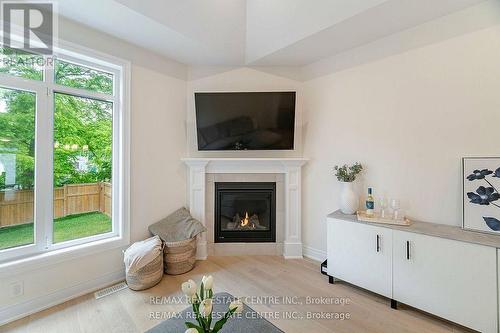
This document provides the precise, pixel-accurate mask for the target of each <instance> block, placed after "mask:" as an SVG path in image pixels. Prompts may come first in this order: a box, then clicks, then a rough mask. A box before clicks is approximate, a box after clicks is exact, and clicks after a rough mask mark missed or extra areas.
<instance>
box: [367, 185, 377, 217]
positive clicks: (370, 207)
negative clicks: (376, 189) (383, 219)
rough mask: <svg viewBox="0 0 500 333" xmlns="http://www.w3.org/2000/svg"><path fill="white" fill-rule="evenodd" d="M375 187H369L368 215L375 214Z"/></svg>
mask: <svg viewBox="0 0 500 333" xmlns="http://www.w3.org/2000/svg"><path fill="white" fill-rule="evenodd" d="M372 194H373V189H372V188H371V187H369V188H368V197H367V198H366V215H368V216H373V214H374V212H375V201H374V200H373V195H372Z"/></svg>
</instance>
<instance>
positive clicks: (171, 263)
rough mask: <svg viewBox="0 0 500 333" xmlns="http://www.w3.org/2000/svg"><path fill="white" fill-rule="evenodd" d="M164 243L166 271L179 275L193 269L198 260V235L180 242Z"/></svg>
mask: <svg viewBox="0 0 500 333" xmlns="http://www.w3.org/2000/svg"><path fill="white" fill-rule="evenodd" d="M164 244H165V247H164V248H163V262H164V268H165V273H167V274H171V275H178V274H183V273H186V272H189V271H190V270H192V269H193V267H194V264H195V262H196V237H194V238H191V239H186V240H183V241H179V242H165V243H164Z"/></svg>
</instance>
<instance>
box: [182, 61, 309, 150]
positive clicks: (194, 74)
mask: <svg viewBox="0 0 500 333" xmlns="http://www.w3.org/2000/svg"><path fill="white" fill-rule="evenodd" d="M280 72H285V71H280ZM286 73H287V74H288V75H287V76H293V73H291V72H289V71H288V72H286ZM212 91H296V92H297V98H296V114H295V118H296V119H295V124H296V127H295V149H294V150H293V151H241V152H239V151H218V152H199V151H198V149H197V147H198V144H197V141H196V116H195V115H196V113H195V112H196V111H195V105H194V93H195V92H212ZM302 104H303V98H302V83H301V82H299V81H296V80H293V79H290V78H287V77H284V76H278V75H274V74H270V73H267V72H264V71H260V70H256V69H252V68H248V67H237V68H224V67H208V68H207V67H200V68H198V67H193V68H191V69H190V73H189V81H188V83H187V138H188V143H187V144H188V152H189V156H191V157H270V156H272V157H277V156H280V157H284V156H288V157H294V156H302Z"/></svg>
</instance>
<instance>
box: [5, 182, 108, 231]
mask: <svg viewBox="0 0 500 333" xmlns="http://www.w3.org/2000/svg"><path fill="white" fill-rule="evenodd" d="M111 193H112V192H111V184H110V183H90V184H71V185H64V186H63V187H57V188H55V189H54V218H59V217H64V216H68V215H73V214H80V213H89V212H101V213H104V214H106V215H108V216H111ZM33 197H34V195H33V190H25V191H15V190H13V191H7V192H0V227H4V226H8V225H16V224H23V223H29V222H33V208H34V202H33V201H34V200H33Z"/></svg>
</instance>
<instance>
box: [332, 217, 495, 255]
mask: <svg viewBox="0 0 500 333" xmlns="http://www.w3.org/2000/svg"><path fill="white" fill-rule="evenodd" d="M327 217H328V218H331V219H337V220H342V221H348V222H355V223H361V224H368V225H373V226H377V227H382V228H388V229H393V230H400V231H406V232H413V233H417V234H423V235H427V236H434V237H441V238H447V239H451V240H456V241H461V242H467V243H472V244H478V245H484V246H490V247H495V248H500V234H499V235H492V234H487V233H481V232H476V231H469V230H464V229H462V228H460V227H457V226H450V225H445V224H437V223H429V222H421V221H415V220H412V224H411V225H410V226H401V225H392V224H383V223H371V222H364V221H358V218H357V217H356V215H346V214H343V213H342V212H341V211H340V210H337V211H335V212H333V213H331V214H328V215H327Z"/></svg>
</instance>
